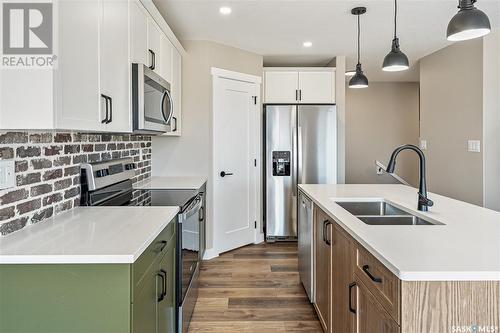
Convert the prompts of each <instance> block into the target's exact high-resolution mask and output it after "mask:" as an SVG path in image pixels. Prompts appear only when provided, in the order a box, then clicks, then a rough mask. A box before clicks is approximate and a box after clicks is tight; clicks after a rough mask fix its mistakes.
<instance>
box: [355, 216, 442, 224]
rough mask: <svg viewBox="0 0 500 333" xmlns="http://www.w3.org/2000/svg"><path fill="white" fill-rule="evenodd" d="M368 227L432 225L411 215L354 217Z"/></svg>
mask: <svg viewBox="0 0 500 333" xmlns="http://www.w3.org/2000/svg"><path fill="white" fill-rule="evenodd" d="M356 217H357V218H358V219H360V220H361V221H363V222H364V223H366V224H369V225H434V223H431V222H429V221H426V220H424V219H421V218H420V217H417V216H413V215H405V216H394V215H392V216H388V215H386V216H356Z"/></svg>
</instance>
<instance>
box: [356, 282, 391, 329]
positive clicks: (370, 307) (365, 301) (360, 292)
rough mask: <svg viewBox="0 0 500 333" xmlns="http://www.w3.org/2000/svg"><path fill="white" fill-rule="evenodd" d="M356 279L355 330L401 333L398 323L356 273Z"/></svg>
mask: <svg viewBox="0 0 500 333" xmlns="http://www.w3.org/2000/svg"><path fill="white" fill-rule="evenodd" d="M354 281H355V283H356V285H355V289H356V306H355V311H356V320H355V321H354V324H355V325H354V327H353V332H356V333H366V332H378V333H400V331H401V330H400V327H399V326H398V324H397V323H396V322H395V321H394V320H393V319H392V317H391V316H390V315H389V314H388V313H387V312H386V311H385V310H384V308H383V307H382V306H381V305H380V304H379V303H378V302H377V301H376V300H375V297H374V296H373V295H372V294H371V293H370V291H369V290H368V289H367V288H366V287H365V285H364V284H363V282H361V280H360V279H359V278H358V277H357V276H356V275H354ZM351 296H353V295H351Z"/></svg>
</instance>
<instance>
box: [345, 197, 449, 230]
mask: <svg viewBox="0 0 500 333" xmlns="http://www.w3.org/2000/svg"><path fill="white" fill-rule="evenodd" d="M336 203H337V204H338V205H339V206H341V207H342V208H344V209H345V210H347V211H348V212H349V213H351V214H352V215H354V216H356V217H357V218H358V219H360V220H361V221H362V222H364V223H366V224H369V225H438V224H442V223H441V222H437V221H429V220H427V219H424V218H421V217H418V216H415V215H413V214H411V213H409V212H407V211H405V210H402V209H400V208H397V207H394V206H393V205H391V204H389V203H387V202H385V201H358V202H356V201H336Z"/></svg>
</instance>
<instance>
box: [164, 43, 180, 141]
mask: <svg viewBox="0 0 500 333" xmlns="http://www.w3.org/2000/svg"><path fill="white" fill-rule="evenodd" d="M170 88H171V93H172V100H173V107H174V115H173V116H172V120H171V121H170V129H169V131H168V132H167V134H166V135H169V136H180V135H181V126H182V58H181V54H180V53H179V51H177V49H176V48H172V81H171V82H170Z"/></svg>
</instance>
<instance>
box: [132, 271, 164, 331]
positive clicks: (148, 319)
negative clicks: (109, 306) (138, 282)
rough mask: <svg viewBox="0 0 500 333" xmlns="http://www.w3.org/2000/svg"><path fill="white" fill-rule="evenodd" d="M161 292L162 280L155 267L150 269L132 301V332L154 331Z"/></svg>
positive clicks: (155, 329) (156, 324)
mask: <svg viewBox="0 0 500 333" xmlns="http://www.w3.org/2000/svg"><path fill="white" fill-rule="evenodd" d="M161 292H162V281H161V278H160V276H159V273H158V271H157V270H156V269H154V270H152V271H151V272H150V274H149V275H148V277H147V279H145V280H144V282H143V284H142V288H141V291H140V292H139V293H138V294H137V296H135V297H134V301H133V303H132V332H133V333H156V332H157V326H158V323H157V318H158V316H157V309H158V299H159V297H160V294H161Z"/></svg>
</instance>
